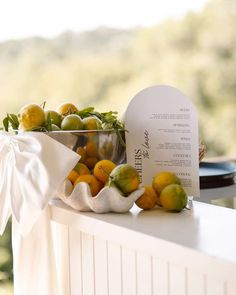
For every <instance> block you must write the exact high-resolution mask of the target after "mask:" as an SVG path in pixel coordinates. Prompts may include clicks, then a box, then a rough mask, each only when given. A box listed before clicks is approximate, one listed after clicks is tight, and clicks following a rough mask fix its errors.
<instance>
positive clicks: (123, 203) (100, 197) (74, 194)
mask: <svg viewBox="0 0 236 295" xmlns="http://www.w3.org/2000/svg"><path fill="white" fill-rule="evenodd" d="M143 193H144V188H140V189H138V190H136V191H134V192H132V193H131V194H130V195H129V196H127V197H124V196H122V195H121V194H120V192H119V191H118V190H117V189H116V188H114V187H104V188H103V189H101V191H100V192H99V193H98V194H97V195H96V196H94V197H93V196H92V195H91V191H90V188H89V185H88V184H87V183H85V182H80V183H78V184H77V185H76V186H75V187H73V185H72V184H71V182H70V181H69V180H67V179H66V180H65V181H64V183H63V185H62V187H61V188H60V190H59V192H58V197H59V198H60V199H61V200H62V201H63V202H64V203H66V204H67V205H69V206H70V207H72V208H73V209H75V210H78V211H84V212H88V211H93V212H95V213H107V212H117V213H124V212H128V211H129V210H130V209H131V208H132V206H133V204H134V202H135V201H136V200H137V199H138V198H139V197H140V196H141V195H142V194H143Z"/></svg>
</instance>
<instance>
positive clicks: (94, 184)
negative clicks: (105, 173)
mask: <svg viewBox="0 0 236 295" xmlns="http://www.w3.org/2000/svg"><path fill="white" fill-rule="evenodd" d="M80 182H86V183H87V184H88V185H89V187H90V191H91V195H92V196H93V197H94V196H96V195H97V194H98V193H99V191H100V190H101V189H102V187H103V185H102V183H101V182H100V181H99V180H97V178H96V177H95V176H94V175H90V174H85V175H80V176H79V177H78V178H77V179H76V181H75V183H74V185H76V184H78V183H80Z"/></svg>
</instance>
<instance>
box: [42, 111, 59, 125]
mask: <svg viewBox="0 0 236 295" xmlns="http://www.w3.org/2000/svg"><path fill="white" fill-rule="evenodd" d="M45 114H46V118H48V116H49V115H50V118H51V123H52V124H54V125H57V126H58V127H61V120H62V118H61V115H60V114H59V113H58V112H56V111H52V110H47V111H46V112H45Z"/></svg>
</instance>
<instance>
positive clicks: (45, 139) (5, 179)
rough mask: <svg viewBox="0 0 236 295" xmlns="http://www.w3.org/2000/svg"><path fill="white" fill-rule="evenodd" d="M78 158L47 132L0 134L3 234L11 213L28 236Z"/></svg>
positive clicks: (0, 223)
mask: <svg viewBox="0 0 236 295" xmlns="http://www.w3.org/2000/svg"><path fill="white" fill-rule="evenodd" d="M79 158H80V156H79V155H78V154H76V153H75V152H73V151H72V150H70V149H69V148H67V147H66V146H64V145H62V144H61V143H59V142H57V141H55V140H54V139H52V138H50V137H49V136H47V135H46V134H44V133H40V132H25V133H22V134H19V135H12V134H9V133H7V132H2V133H0V234H3V232H4V229H5V227H6V224H7V221H8V218H9V217H10V215H11V214H12V215H13V216H14V218H15V220H16V221H17V223H18V224H19V227H20V230H21V233H22V234H23V235H26V234H27V233H28V232H29V231H30V229H31V228H32V226H33V224H34V223H35V221H36V220H37V218H38V217H39V215H40V213H41V212H42V210H43V209H44V208H45V206H46V205H47V204H48V201H49V200H50V198H52V197H53V196H55V194H56V191H57V189H58V187H59V186H60V185H61V184H62V182H63V181H64V179H65V178H66V176H67V175H68V174H69V172H70V171H71V170H72V169H73V167H74V166H75V164H76V163H77V162H78V160H79Z"/></svg>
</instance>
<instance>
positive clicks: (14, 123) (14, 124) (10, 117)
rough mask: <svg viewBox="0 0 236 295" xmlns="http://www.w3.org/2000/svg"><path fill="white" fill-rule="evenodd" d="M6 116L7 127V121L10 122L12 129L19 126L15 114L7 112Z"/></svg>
mask: <svg viewBox="0 0 236 295" xmlns="http://www.w3.org/2000/svg"><path fill="white" fill-rule="evenodd" d="M7 118H8V127H9V123H10V125H11V127H12V129H14V130H16V129H18V127H19V120H18V117H17V116H16V115H15V114H7ZM8 129H9V128H8Z"/></svg>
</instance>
